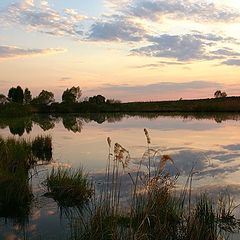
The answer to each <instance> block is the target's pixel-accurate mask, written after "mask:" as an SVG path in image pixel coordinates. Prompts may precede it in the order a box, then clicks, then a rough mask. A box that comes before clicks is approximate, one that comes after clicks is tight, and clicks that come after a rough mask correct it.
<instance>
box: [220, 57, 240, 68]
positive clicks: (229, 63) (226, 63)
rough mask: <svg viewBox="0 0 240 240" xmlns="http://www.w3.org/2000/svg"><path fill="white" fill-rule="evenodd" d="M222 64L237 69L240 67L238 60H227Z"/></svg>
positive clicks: (239, 60)
mask: <svg viewBox="0 0 240 240" xmlns="http://www.w3.org/2000/svg"><path fill="white" fill-rule="evenodd" d="M222 64H224V65H228V66H238V67H240V59H228V60H226V61H223V62H222Z"/></svg>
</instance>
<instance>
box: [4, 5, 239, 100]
mask: <svg viewBox="0 0 240 240" xmlns="http://www.w3.org/2000/svg"><path fill="white" fill-rule="evenodd" d="M239 32H240V1H239V0H198V1H197V0H48V1H47V0H35V1H34V0H0V72H1V74H0V91H1V92H2V93H4V94H7V91H8V89H9V88H10V87H12V86H17V85H21V86H22V87H24V88H25V87H28V88H30V89H31V91H32V92H33V95H36V94H38V93H39V92H40V91H41V90H42V89H47V90H51V91H53V92H54V93H55V96H56V99H57V100H59V99H60V96H61V93H62V92H63V91H64V90H65V89H66V88H68V87H72V86H80V87H81V89H82V90H83V96H92V95H95V94H103V95H105V96H106V97H108V98H116V99H121V100H123V101H134V100H141V101H143V100H144V101H145V100H164V99H179V98H180V97H182V98H183V99H188V98H200V97H201V98H203V97H212V95H213V92H214V91H215V90H218V89H220V90H224V91H226V92H227V93H228V95H240V84H239V83H240V34H239Z"/></svg>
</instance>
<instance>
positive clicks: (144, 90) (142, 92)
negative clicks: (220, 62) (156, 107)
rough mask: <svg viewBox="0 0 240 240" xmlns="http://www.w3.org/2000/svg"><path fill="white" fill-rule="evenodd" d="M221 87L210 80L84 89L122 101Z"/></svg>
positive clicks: (197, 92) (192, 93) (171, 97)
mask: <svg viewBox="0 0 240 240" xmlns="http://www.w3.org/2000/svg"><path fill="white" fill-rule="evenodd" d="M221 88H223V85H222V84H221V83H216V82H211V81H190V82H178V83H176V82H158V83H154V84H146V85H127V84H120V85H115V84H106V85H103V86H101V87H99V88H96V89H91V90H88V91H85V93H86V94H87V95H89V96H90V95H93V94H99V93H100V94H103V95H105V96H106V97H109V98H120V99H121V100H123V101H129V100H130V101H133V100H139V101H140V100H141V101H142V100H145V99H146V100H160V99H165V100H166V99H179V98H180V97H182V96H186V97H189V96H191V97H190V98H192V97H193V96H194V95H195V97H198V96H197V94H202V92H201V91H203V92H205V94H206V92H207V94H211V95H209V96H212V93H213V92H214V90H216V89H221Z"/></svg>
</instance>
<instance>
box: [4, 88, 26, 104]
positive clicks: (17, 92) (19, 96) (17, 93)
mask: <svg viewBox="0 0 240 240" xmlns="http://www.w3.org/2000/svg"><path fill="white" fill-rule="evenodd" d="M8 98H9V99H11V101H12V102H16V103H23V98H24V94H23V90H22V88H21V87H20V86H17V87H16V88H14V87H12V88H11V89H9V91H8Z"/></svg>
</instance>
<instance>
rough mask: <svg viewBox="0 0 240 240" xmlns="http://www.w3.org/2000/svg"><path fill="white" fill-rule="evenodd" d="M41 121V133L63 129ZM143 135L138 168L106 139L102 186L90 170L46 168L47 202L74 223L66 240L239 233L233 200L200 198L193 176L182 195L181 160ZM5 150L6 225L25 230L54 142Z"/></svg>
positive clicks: (0, 166) (15, 141)
mask: <svg viewBox="0 0 240 240" xmlns="http://www.w3.org/2000/svg"><path fill="white" fill-rule="evenodd" d="M118 117H119V116H118ZM153 117H154V116H153ZM72 118H74V116H71V119H72ZM37 119H38V122H39V123H38V124H39V126H40V125H41V126H43V122H44V125H45V124H46V125H49V122H51V123H54V122H57V121H58V120H57V119H54V118H52V117H51V118H49V119H48V121H46V120H41V121H39V117H38V118H37ZM24 122H29V121H27V120H24ZM69 122H73V121H72V120H71V121H69ZM74 122H75V121H74ZM74 125H75V124H74ZM71 129H75V128H72V127H71ZM143 134H145V137H146V147H145V151H144V152H143V156H142V158H141V159H139V161H138V162H137V163H136V159H135V160H134V159H133V158H132V157H131V152H130V151H128V150H127V148H125V147H124V146H123V145H121V144H119V143H114V142H112V140H111V139H110V138H108V139H107V144H108V145H107V146H108V156H107V164H106V165H107V166H106V172H105V174H104V178H103V180H102V181H101V183H99V182H98V181H96V179H95V178H94V177H93V176H89V175H88V174H86V173H85V171H84V170H83V168H68V167H67V168H66V167H65V166H62V167H59V166H58V167H53V168H52V167H48V168H47V170H48V171H47V172H48V174H46V175H45V179H43V181H42V182H41V185H42V187H43V188H44V196H43V197H45V198H50V199H52V200H53V201H55V202H56V204H57V206H58V207H59V208H60V209H61V211H62V214H65V216H66V218H67V219H68V226H70V233H69V234H68V238H66V239H70V240H81V239H82V240H83V239H89V240H95V239H100V240H101V239H102V240H105V239H106V240H108V239H109V240H121V239H136V240H140V239H143V240H145V239H146V240H151V239H163V240H165V239H176V240H188V239H190V240H193V239H194V240H195V239H196V240H218V239H224V238H227V237H228V236H231V234H234V233H237V232H238V231H239V229H240V221H239V219H238V218H237V217H236V216H237V215H236V210H237V205H235V203H234V201H233V198H232V196H231V195H228V194H226V195H223V194H219V196H218V197H213V196H211V195H209V194H207V193H206V192H199V193H198V194H196V192H193V178H194V175H195V173H196V172H195V170H194V168H193V169H192V170H191V171H190V172H189V176H188V178H187V180H186V183H185V185H184V186H183V187H181V186H180V185H179V177H180V176H181V171H180V169H178V167H177V165H176V163H175V159H174V157H172V156H171V155H166V154H164V153H163V152H162V151H161V150H160V149H158V148H156V147H155V146H154V145H152V144H151V142H152V141H151V138H150V134H149V133H148V130H147V129H144V132H143ZM143 134H142V135H143ZM143 137H144V135H143ZM143 142H144V140H143ZM0 146H1V147H0V217H2V218H5V219H10V220H11V221H14V222H17V223H18V224H21V225H26V224H27V223H28V218H29V216H30V215H31V209H32V206H33V205H34V204H35V202H34V201H35V196H34V193H33V189H32V185H31V178H32V174H35V173H37V171H38V169H37V166H39V165H41V166H42V165H43V164H45V165H47V164H48V163H50V162H51V160H52V149H53V147H52V139H51V137H50V136H37V137H35V138H34V139H32V140H26V139H24V138H6V139H3V138H1V140H0ZM133 161H135V163H134V168H133V166H132V162H133ZM32 170H34V172H33V173H32ZM126 179H127V185H126ZM126 186H127V188H126ZM70 211H71V212H75V213H76V212H77V214H72V213H71V214H69V212H70ZM66 231H68V230H67V229H66ZM30 239H31V238H30ZM44 239H47V236H44ZM230 239H231V237H230Z"/></svg>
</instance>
